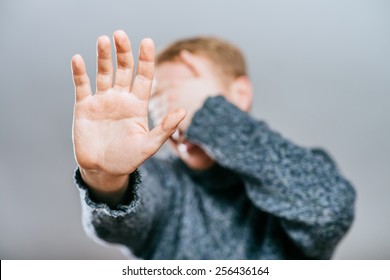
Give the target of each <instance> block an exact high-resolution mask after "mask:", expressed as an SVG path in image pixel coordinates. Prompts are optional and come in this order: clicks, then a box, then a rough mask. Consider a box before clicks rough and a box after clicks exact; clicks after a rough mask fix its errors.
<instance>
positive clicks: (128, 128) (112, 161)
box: [74, 89, 151, 175]
mask: <svg viewBox="0 0 390 280" xmlns="http://www.w3.org/2000/svg"><path fill="white" fill-rule="evenodd" d="M146 116H147V101H145V100H139V99H138V98H137V97H136V96H135V95H132V94H129V93H128V92H125V91H120V90H116V89H110V90H109V91H108V92H106V93H104V94H96V95H94V96H89V97H87V98H86V99H84V100H83V101H81V102H79V103H77V104H76V106H75V119H74V144H75V146H76V147H77V148H76V149H75V150H76V158H77V160H78V163H79V165H81V166H83V167H84V168H85V169H93V170H97V169H101V170H102V171H104V172H106V173H109V174H112V175H119V174H129V173H131V172H132V171H133V170H134V169H136V168H137V164H139V163H140V162H142V161H143V159H144V158H145V155H147V154H149V155H150V153H151V151H148V146H147V145H145V143H148V137H149V128H148V120H147V117H146ZM129 143H131V145H129Z"/></svg>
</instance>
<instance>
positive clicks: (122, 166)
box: [72, 30, 186, 205]
mask: <svg viewBox="0 0 390 280" xmlns="http://www.w3.org/2000/svg"><path fill="white" fill-rule="evenodd" d="M113 39H114V43H115V50H116V62H117V69H116V72H115V80H114V78H113V77H114V67H113V63H112V57H111V42H110V38H109V37H107V36H101V37H99V38H98V40H97V77H96V93H95V94H92V90H91V85H90V81H89V78H88V75H87V73H86V67H85V63H84V61H83V59H82V57H81V56H80V55H75V56H73V58H72V72H73V80H74V85H75V93H76V101H75V106H74V117H73V146H74V154H75V159H76V162H77V164H78V165H79V168H80V172H81V176H82V178H83V180H84V181H85V182H86V183H87V185H88V186H89V187H90V189H91V191H92V193H93V194H94V195H95V196H96V197H97V198H98V199H101V200H105V201H106V202H107V203H109V204H112V205H115V204H117V203H119V202H120V200H121V198H122V195H123V194H124V192H125V190H126V186H127V183H128V178H129V174H131V173H132V172H133V171H134V170H135V169H136V168H137V167H138V166H139V165H141V164H142V163H143V162H144V161H145V160H146V159H147V158H149V157H150V156H152V155H153V154H154V153H156V152H157V150H158V149H159V148H160V147H161V145H162V144H163V143H164V142H165V141H166V140H167V139H168V138H169V137H170V136H171V135H172V133H174V132H175V130H176V129H177V126H178V125H179V123H180V122H181V121H182V120H183V119H184V117H185V115H186V112H185V110H183V109H180V108H176V109H175V110H174V111H171V112H170V114H167V115H166V116H164V117H163V118H162V121H161V123H160V124H159V125H157V126H156V127H155V128H153V129H152V130H149V127H148V115H147V113H148V104H149V98H150V93H151V87H152V80H153V76H154V50H155V48H154V44H153V41H152V40H151V39H144V40H142V42H141V45H140V51H139V62H138V67H137V71H136V76H135V78H134V81H133V77H132V75H133V69H134V59H133V55H132V48H131V43H130V40H129V38H128V36H127V35H126V33H125V32H124V31H122V30H118V31H116V32H114V35H113Z"/></svg>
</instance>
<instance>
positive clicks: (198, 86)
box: [150, 54, 227, 170]
mask: <svg viewBox="0 0 390 280" xmlns="http://www.w3.org/2000/svg"><path fill="white" fill-rule="evenodd" d="M190 59H192V61H191V60H190V61H189V63H186V62H187V59H186V58H185V59H184V61H183V60H180V61H175V62H164V63H162V64H161V65H158V66H157V67H156V70H155V76H154V77H155V83H154V86H153V90H152V97H151V99H150V109H151V117H152V119H153V121H154V123H155V124H159V123H160V122H161V120H162V118H163V117H164V116H165V115H166V114H167V113H168V112H171V111H173V110H175V109H178V108H184V109H185V110H186V111H187V116H186V118H185V119H184V120H183V121H182V123H181V124H180V125H179V127H178V130H177V132H176V133H175V134H174V135H173V136H171V137H170V139H169V140H168V142H169V144H170V146H171V147H172V148H173V151H174V152H175V153H176V154H177V156H179V157H180V158H181V159H182V160H183V161H184V162H185V163H186V165H187V166H188V167H190V168H192V169H198V170H202V169H207V168H210V167H211V166H212V165H214V161H213V159H212V158H211V157H209V156H208V155H207V154H206V153H205V152H204V151H203V150H202V149H201V148H200V147H199V146H197V145H195V144H193V143H191V142H189V141H188V140H187V139H185V138H184V131H185V130H186V129H187V128H188V126H189V125H190V123H191V119H192V117H193V114H194V113H195V112H196V111H197V110H198V109H200V108H201V107H202V105H203V102H204V101H205V100H206V98H207V97H209V96H213V95H217V94H221V93H223V92H225V91H226V90H227V88H226V87H225V86H224V85H223V84H222V82H221V79H218V78H217V77H218V76H217V74H216V72H215V71H214V70H212V67H211V63H210V62H209V61H208V60H207V59H206V58H203V57H200V56H195V55H192V54H191V57H190ZM194 59H195V60H194ZM194 63H195V65H194Z"/></svg>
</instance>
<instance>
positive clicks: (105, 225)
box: [75, 158, 175, 257]
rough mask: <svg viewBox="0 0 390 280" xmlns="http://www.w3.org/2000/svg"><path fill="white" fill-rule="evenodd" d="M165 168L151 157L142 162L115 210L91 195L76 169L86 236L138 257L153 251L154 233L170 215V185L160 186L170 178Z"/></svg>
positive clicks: (166, 163)
mask: <svg viewBox="0 0 390 280" xmlns="http://www.w3.org/2000/svg"><path fill="white" fill-rule="evenodd" d="M169 169H170V168H169V163H168V162H163V161H162V160H157V159H152V158H151V159H149V160H148V161H147V162H145V163H143V164H142V165H141V166H140V167H139V169H137V170H136V171H135V172H133V173H132V174H130V175H129V176H130V180H129V186H128V188H127V192H126V194H125V199H124V202H123V204H120V205H118V206H117V207H116V208H115V209H113V208H110V207H109V206H108V205H107V204H106V203H102V202H99V201H96V200H95V199H94V198H93V197H92V196H91V193H90V192H89V189H88V186H87V185H86V184H85V182H84V181H83V179H82V177H81V175H80V171H79V169H77V170H76V172H75V183H76V185H77V186H78V189H79V191H80V198H81V204H82V221H83V226H84V229H85V231H86V233H87V234H88V235H89V236H90V237H92V238H93V239H94V240H95V241H97V242H100V243H103V244H104V243H116V244H120V245H124V246H126V247H127V248H128V249H130V250H131V251H132V253H133V254H134V255H136V256H138V257H144V256H147V255H148V253H149V252H150V250H153V242H154V241H153V239H154V238H156V236H157V235H156V232H158V230H159V228H161V227H163V225H164V222H165V221H166V218H167V217H168V216H169V215H170V213H169V209H170V208H169V204H170V203H172V200H173V199H174V197H173V196H174V193H175V192H174V191H173V187H174V186H169V185H166V184H163V182H165V181H167V180H166V178H165V176H169V175H170V170H169ZM141 177H142V178H141ZM102 241H103V242H102Z"/></svg>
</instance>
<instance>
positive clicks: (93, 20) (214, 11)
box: [0, 0, 390, 259]
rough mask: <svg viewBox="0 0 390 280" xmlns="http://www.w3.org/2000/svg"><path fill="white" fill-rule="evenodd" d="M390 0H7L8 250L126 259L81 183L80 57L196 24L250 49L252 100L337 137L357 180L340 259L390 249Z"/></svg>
mask: <svg viewBox="0 0 390 280" xmlns="http://www.w3.org/2000/svg"><path fill="white" fill-rule="evenodd" d="M389 3H390V2H389V1H385V0H384V1H373V0H367V1H356V0H355V1H343V0H326V1H244V0H241V1H207V0H197V1H167V0H165V1H148V0H142V1H141V0H138V1H74V0H72V1H70V0H68V1H52V0H51V1H49V0H46V1H15V0H13V1H11V0H6V1H4V0H1V1H0V35H1V36H0V40H1V41H0V42H1V43H0V63H1V64H0V87H1V95H0V129H1V130H0V134H1V135H0V258H1V259H85V258H87V259H109V258H115V259H122V258H124V256H123V255H122V254H121V253H120V251H119V250H117V249H116V248H108V247H104V246H101V245H99V244H96V243H95V242H93V241H92V240H90V239H88V238H87V237H86V236H85V234H84V232H83V229H82V227H81V218H80V203H79V197H78V192H77V190H76V188H75V187H74V185H73V170H74V168H75V161H74V158H73V150H72V140H71V125H72V111H73V99H74V95H73V84H72V81H71V72H70V59H71V57H72V55H73V54H75V53H80V54H82V55H83V56H84V58H85V60H86V63H87V68H88V70H89V74H90V77H91V80H92V81H93V80H94V78H95V74H94V71H95V69H94V67H95V42H96V38H97V37H98V36H99V35H101V34H108V35H111V34H112V32H113V31H115V30H116V29H119V28H121V29H124V30H125V31H126V32H127V33H128V34H129V35H130V37H131V39H132V42H133V46H134V49H138V47H137V46H138V44H139V42H140V40H141V39H142V38H143V37H151V38H153V39H154V41H155V42H156V45H157V46H158V47H161V46H164V45H165V44H167V43H168V42H171V41H172V40H175V39H178V38H181V37H188V36H193V35H198V34H206V35H218V36H220V37H223V38H226V39H228V40H230V41H232V42H234V43H236V44H237V45H238V46H239V47H241V48H242V50H243V51H244V52H245V54H246V57H247V60H248V64H249V70H250V75H251V78H252V79H253V82H254V85H255V92H256V94H255V104H254V108H253V114H254V115H255V116H256V117H257V118H261V119H264V120H266V121H268V123H269V124H270V125H271V127H273V128H274V129H275V130H278V131H280V132H282V133H283V134H284V135H285V136H286V137H288V138H290V139H293V140H294V141H295V142H296V143H299V144H301V145H305V146H322V147H324V148H326V149H327V150H328V151H329V152H330V153H331V154H332V155H333V156H334V158H335V160H336V161H337V163H338V164H339V166H340V168H341V170H342V172H343V174H344V175H345V176H346V177H347V178H349V179H350V180H351V181H352V182H353V183H354V184H355V186H356V189H357V191H358V200H357V207H356V220H355V223H354V225H353V228H352V229H351V231H350V232H349V233H348V235H347V236H346V237H345V239H344V240H343V241H342V242H341V243H340V245H339V247H338V249H337V251H336V254H335V256H334V257H335V258H336V259H389V258H390V219H389V212H390V203H389V198H390V189H389V183H390V168H389V167H390V164H389V163H390V148H389V143H390V131H389V128H390V113H389V110H388V107H389V104H390V79H389V74H390V73H389V66H390V56H389V50H390V4H389Z"/></svg>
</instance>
